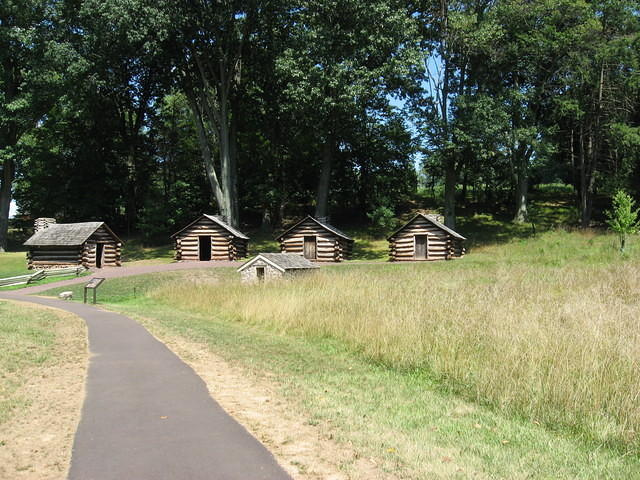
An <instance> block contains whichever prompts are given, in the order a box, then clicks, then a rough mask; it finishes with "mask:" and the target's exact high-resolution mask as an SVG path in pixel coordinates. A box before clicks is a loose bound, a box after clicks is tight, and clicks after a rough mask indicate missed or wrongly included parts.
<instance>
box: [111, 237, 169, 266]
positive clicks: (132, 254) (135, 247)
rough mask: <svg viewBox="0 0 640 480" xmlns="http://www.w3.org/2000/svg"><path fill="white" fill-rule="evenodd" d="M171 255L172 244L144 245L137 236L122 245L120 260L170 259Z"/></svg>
mask: <svg viewBox="0 0 640 480" xmlns="http://www.w3.org/2000/svg"><path fill="white" fill-rule="evenodd" d="M173 256H174V252H173V245H166V244H165V245H152V246H145V245H144V243H143V242H142V240H140V239H137V238H131V239H129V240H126V241H125V244H124V246H123V247H122V260H123V261H124V262H137V261H140V260H157V259H163V260H171V259H173Z"/></svg>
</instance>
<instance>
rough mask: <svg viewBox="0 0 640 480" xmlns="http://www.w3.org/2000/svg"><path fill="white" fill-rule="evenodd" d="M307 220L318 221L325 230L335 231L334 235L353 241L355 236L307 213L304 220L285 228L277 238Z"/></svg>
mask: <svg viewBox="0 0 640 480" xmlns="http://www.w3.org/2000/svg"><path fill="white" fill-rule="evenodd" d="M307 220H311V221H313V222H315V223H317V224H318V225H320V226H321V227H322V228H324V229H325V230H327V231H329V232H331V233H333V234H334V235H337V236H339V237H342V238H344V239H345V240H349V241H351V242H352V241H353V238H351V237H349V236H348V235H347V234H346V233H343V232H341V231H340V230H338V229H337V228H336V227H334V226H333V225H329V224H328V223H325V222H321V221H320V220H317V219H315V218H313V217H312V216H311V215H307V216H306V217H304V218H303V219H302V220H300V221H299V222H298V223H296V224H295V225H294V226H293V227H291V228H289V229H287V230H285V231H284V232H283V233H281V234H280V235H279V236H278V237H276V240H280V239H281V238H282V237H284V236H285V235H286V234H287V233H289V232H291V231H292V230H294V229H296V228H297V227H298V226H299V225H300V224H301V223H304V222H306V221H307Z"/></svg>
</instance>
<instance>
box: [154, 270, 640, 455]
mask: <svg viewBox="0 0 640 480" xmlns="http://www.w3.org/2000/svg"><path fill="white" fill-rule="evenodd" d="M464 261H466V260H462V261H461V262H464ZM456 263H457V262H451V263H449V264H447V265H446V267H441V266H438V267H435V266H434V265H433V264H422V265H415V264H413V265H403V266H397V267H396V266H359V267H350V268H346V269H345V268H331V269H324V270H323V271H321V272H318V274H316V275H313V276H308V277H306V278H302V279H298V280H296V281H285V282H273V283H267V284H265V285H257V286H256V285H252V286H244V285H240V284H238V283H237V282H224V283H221V284H219V285H211V284H208V285H202V284H199V283H195V282H194V283H192V284H189V283H187V284H184V283H183V284H180V285H171V286H164V287H159V288H158V289H157V290H155V291H153V292H151V296H152V297H153V298H154V299H156V300H157V301H159V302H166V303H170V304H171V305H172V306H174V307H177V308H178V309H181V310H187V311H193V312H198V313H205V314H214V315H218V314H220V313H222V314H224V315H225V316H227V317H230V318H233V319H236V320H239V321H242V322H247V323H250V324H260V325H264V326H267V327H269V328H273V329H277V330H280V331H283V332H296V333H301V334H304V335H309V336H313V337H324V336H330V337H334V338H338V339H341V340H343V341H345V342H348V343H349V344H350V345H351V346H352V347H353V348H354V349H357V350H358V351H360V352H362V353H363V354H365V355H367V356H369V357H371V358H372V359H376V360H379V361H383V362H386V363H388V364H390V365H393V366H396V367H399V368H416V369H424V370H425V371H428V372H430V374H431V375H435V376H436V377H437V378H439V379H440V380H441V381H442V382H443V383H444V384H445V385H447V386H449V387H450V388H453V389H455V390H456V391H457V392H459V393H460V394H463V395H464V396H466V397H468V398H472V399H474V400H476V401H479V402H483V403H490V404H493V405H495V406H497V407H498V408H502V409H504V410H506V411H509V412H512V413H514V414H517V415H523V416H525V417H526V418H529V419H531V420H532V421H539V422H541V423H544V424H546V425H547V426H550V427H552V428H559V429H570V430H572V431H574V432H576V433H578V434H582V435H586V436H588V437H590V438H591V439H594V440H596V441H600V442H603V443H607V444H609V445H615V446H617V447H619V448H624V449H626V450H627V451H629V452H631V453H634V454H637V453H638V452H640V448H639V446H640V441H639V438H638V431H640V400H639V395H640V375H639V374H640V326H639V322H640V267H639V265H638V263H636V262H628V263H625V262H615V263H614V264H594V265H591V266H585V265H584V264H580V263H576V264H571V265H566V264H565V265H561V266H553V267H545V266H540V265H536V266H527V265H525V264H521V263H516V264H509V263H511V262H497V263H491V264H490V263H487V265H486V266H485V267H483V266H482V265H481V264H480V265H479V266H478V267H477V268H462V267H463V263H459V264H458V265H456Z"/></svg>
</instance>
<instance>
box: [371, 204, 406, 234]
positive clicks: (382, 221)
mask: <svg viewBox="0 0 640 480" xmlns="http://www.w3.org/2000/svg"><path fill="white" fill-rule="evenodd" d="M367 217H369V220H370V221H371V224H372V225H373V227H374V228H375V229H376V230H377V231H379V232H382V233H384V232H389V231H390V230H393V228H394V227H395V226H396V225H397V223H398V222H397V220H396V218H395V214H394V212H393V210H391V209H390V208H389V207H386V206H384V205H380V206H379V207H376V208H374V209H373V210H372V211H371V212H369V213H367Z"/></svg>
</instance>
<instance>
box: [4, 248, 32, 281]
mask: <svg viewBox="0 0 640 480" xmlns="http://www.w3.org/2000/svg"><path fill="white" fill-rule="evenodd" d="M29 273H33V272H31V271H30V270H27V260H26V258H25V253H24V252H5V253H0V278H6V277H15V276H17V275H27V274H29Z"/></svg>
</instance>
